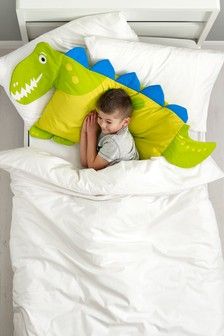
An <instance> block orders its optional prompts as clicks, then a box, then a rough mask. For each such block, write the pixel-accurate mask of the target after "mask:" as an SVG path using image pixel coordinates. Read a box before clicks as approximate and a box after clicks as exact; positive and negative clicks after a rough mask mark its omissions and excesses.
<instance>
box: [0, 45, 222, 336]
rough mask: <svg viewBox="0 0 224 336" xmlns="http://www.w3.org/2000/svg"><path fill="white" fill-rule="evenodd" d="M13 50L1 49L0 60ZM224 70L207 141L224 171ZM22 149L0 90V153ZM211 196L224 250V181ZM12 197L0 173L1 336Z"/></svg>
mask: <svg viewBox="0 0 224 336" xmlns="http://www.w3.org/2000/svg"><path fill="white" fill-rule="evenodd" d="M205 47H206V48H213V49H219V50H223V51H224V43H223V42H221V43H216V44H214V43H212V44H207V45H205ZM8 52H10V50H6V49H5V50H3V49H0V56H1V55H4V54H7V53H8ZM223 87H224V68H223V69H222V72H221V73H220V75H219V78H218V80H217V82H216V85H215V87H214V90H213V92H212V96H211V101H210V107H209V118H208V132H207V139H208V140H213V141H216V142H217V144H218V146H217V149H216V151H215V152H214V154H213V158H214V159H215V160H216V162H217V163H218V164H219V166H220V167H221V168H222V169H223V170H224V160H223V157H224V156H223V153H224V136H223V127H224V113H223V106H224V95H223ZM21 146H23V122H22V119H21V118H20V117H19V115H18V113H17V112H16V111H15V108H14V107H13V105H12V104H11V102H10V101H9V99H8V98H7V96H6V94H5V93H4V91H3V89H2V88H0V150H5V149H11V148H16V147H21ZM209 194H210V199H211V201H212V204H213V206H214V209H215V212H216V216H217V221H218V225H219V231H220V237H221V239H222V245H223V250H224V213H223V205H224V180H222V181H217V182H214V183H212V184H210V185H209ZM11 207H12V193H11V191H10V179H9V176H8V174H7V173H5V172H4V171H2V170H0V336H12V334H13V322H12V321H13V314H12V270H11V266H10V257H9V233H10V221H11Z"/></svg>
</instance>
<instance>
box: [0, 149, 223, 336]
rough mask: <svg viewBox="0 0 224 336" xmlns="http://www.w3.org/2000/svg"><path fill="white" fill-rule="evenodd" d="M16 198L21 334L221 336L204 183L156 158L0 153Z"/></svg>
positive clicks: (215, 252)
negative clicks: (113, 160)
mask: <svg viewBox="0 0 224 336" xmlns="http://www.w3.org/2000/svg"><path fill="white" fill-rule="evenodd" d="M0 167H1V168H3V169H5V170H8V171H9V172H10V174H11V180H12V182H11V188H12V191H13V193H14V195H15V196H14V199H13V214H12V227H11V239H10V249H11V261H12V267H13V271H14V281H13V302H14V329H15V333H14V335H16V336H25V335H27V336H28V335H29V336H31V335H32V336H37V335H38V336H45V335H48V336H106V335H107V336H140V335H146V336H165V335H169V336H223V335H224V267H223V259H222V254H221V246H220V239H219V235H218V230H217V224H216V219H215V215H214V211H213V208H212V206H211V203H210V201H209V199H208V195H207V190H206V186H205V183H207V182H211V181H213V180H216V179H218V178H221V177H222V176H223V174H222V172H221V171H220V170H219V169H218V167H217V166H216V165H215V163H214V161H213V160H212V159H211V158H208V159H207V160H206V161H204V162H203V163H202V164H200V165H198V166H197V167H195V168H191V169H182V168H178V167H175V166H173V165H170V164H168V163H167V162H166V161H165V160H164V159H163V158H161V157H160V158H155V159H152V160H147V161H136V162H131V161H130V162H121V163H119V164H117V165H114V166H112V167H108V168H106V169H104V170H101V171H98V172H96V171H94V170H93V169H83V170H76V169H74V168H73V167H72V165H71V164H70V163H68V162H66V161H64V160H63V159H60V158H57V157H54V156H52V155H50V154H47V153H44V152H41V151H38V150H35V149H26V148H23V149H16V150H11V151H5V152H1V153H0Z"/></svg>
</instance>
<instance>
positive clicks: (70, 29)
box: [0, 12, 138, 128]
mask: <svg viewBox="0 0 224 336" xmlns="http://www.w3.org/2000/svg"><path fill="white" fill-rule="evenodd" d="M90 34H94V35H102V36H106V37H116V38H121V39H126V40H128V39H130V40H135V41H136V40H138V37H137V35H136V34H135V32H134V31H133V30H132V29H131V28H130V26H129V25H128V24H127V22H126V20H125V18H124V16H123V14H122V13H119V12H111V13H106V14H98V15H91V16H87V17H82V18H79V19H76V20H73V21H71V22H68V23H66V24H65V25H63V26H61V27H59V28H56V29H54V30H52V31H50V32H48V33H46V34H43V35H41V36H39V37H38V38H36V39H35V40H33V41H31V42H29V43H28V44H26V45H25V46H23V47H21V48H19V49H17V50H15V51H14V52H12V53H10V54H8V55H5V56H3V57H1V58H0V84H1V85H2V86H3V87H4V89H5V91H6V93H7V94H8V96H9V98H10V99H11V101H12V103H13V104H14V105H15V107H16V109H17V111H18V112H19V114H20V115H21V117H22V118H23V120H24V122H25V126H26V127H27V128H30V126H32V125H33V124H34V122H35V121H36V120H37V119H38V118H39V116H40V114H41V112H42V110H43V108H44V106H45V105H46V103H47V102H48V101H49V99H50V97H51V96H52V93H53V90H50V91H49V92H48V93H46V94H45V95H44V96H43V97H41V98H40V99H38V100H36V101H34V102H33V103H31V104H28V105H21V104H19V103H17V102H16V101H15V100H13V99H12V98H11V96H10V93H9V84H10V79H11V73H12V71H13V69H14V68H15V66H16V65H17V64H18V63H19V62H20V61H21V60H22V59H24V58H25V57H26V56H28V55H29V54H30V53H31V52H32V51H33V49H34V47H35V45H36V44H37V43H38V42H40V41H45V42H48V43H49V44H50V45H51V46H52V47H53V48H55V49H57V50H59V51H62V52H66V51H68V50H70V49H72V48H73V47H74V46H76V45H80V44H81V45H85V43H84V39H83V38H84V36H87V35H90Z"/></svg>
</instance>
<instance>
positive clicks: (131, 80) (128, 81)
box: [116, 72, 140, 92]
mask: <svg viewBox="0 0 224 336" xmlns="http://www.w3.org/2000/svg"><path fill="white" fill-rule="evenodd" d="M116 82H118V83H121V84H123V85H125V86H127V87H129V88H130V89H133V90H135V91H137V92H139V91H140V82H139V79H138V77H137V75H136V73H135V72H130V73H127V74H123V75H121V76H119V77H118V78H117V79H116Z"/></svg>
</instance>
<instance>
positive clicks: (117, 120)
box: [97, 110, 130, 134]
mask: <svg viewBox="0 0 224 336" xmlns="http://www.w3.org/2000/svg"><path fill="white" fill-rule="evenodd" d="M97 113H98V118H97V122H98V124H99V125H100V128H101V130H102V132H103V133H104V134H113V133H116V132H118V131H119V130H120V129H121V128H122V127H125V126H127V125H128V123H129V121H130V118H124V119H122V117H121V114H120V112H119V111H115V112H114V113H112V114H106V113H104V112H102V111H100V110H98V111H97Z"/></svg>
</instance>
